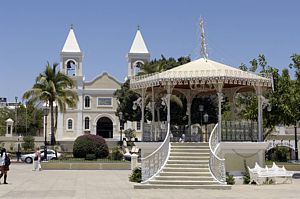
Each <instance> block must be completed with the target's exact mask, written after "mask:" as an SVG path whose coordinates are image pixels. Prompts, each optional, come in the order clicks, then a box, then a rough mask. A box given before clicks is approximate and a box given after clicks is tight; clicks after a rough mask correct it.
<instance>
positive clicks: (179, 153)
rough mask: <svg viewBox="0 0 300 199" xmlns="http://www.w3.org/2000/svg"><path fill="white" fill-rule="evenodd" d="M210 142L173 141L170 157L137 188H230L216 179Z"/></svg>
mask: <svg viewBox="0 0 300 199" xmlns="http://www.w3.org/2000/svg"><path fill="white" fill-rule="evenodd" d="M209 159H210V150H209V145H208V143H195V142H194V143H171V151H170V155H169V158H168V160H167V162H166V164H165V165H164V167H163V168H162V170H161V171H160V172H159V174H158V175H156V176H155V177H154V178H153V179H151V180H149V181H148V182H146V183H144V184H136V185H135V186H134V188H136V189H147V188H150V189H155V188H157V189H230V188H231V186H228V185H225V184H220V183H219V182H218V181H216V180H215V179H214V178H213V176H212V174H211V172H210V169H209Z"/></svg>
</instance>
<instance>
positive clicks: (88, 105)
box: [84, 96, 91, 108]
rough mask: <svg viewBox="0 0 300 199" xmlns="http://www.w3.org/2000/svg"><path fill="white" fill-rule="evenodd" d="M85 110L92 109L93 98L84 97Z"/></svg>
mask: <svg viewBox="0 0 300 199" xmlns="http://www.w3.org/2000/svg"><path fill="white" fill-rule="evenodd" d="M84 108H91V98H90V96H85V97H84Z"/></svg>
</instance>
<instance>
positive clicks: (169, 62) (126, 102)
mask: <svg viewBox="0 0 300 199" xmlns="http://www.w3.org/2000/svg"><path fill="white" fill-rule="evenodd" d="M188 62H190V58H189V57H180V58H178V59H177V60H176V59H174V58H172V57H170V58H168V59H166V58H165V57H164V56H163V55H161V58H160V59H158V60H157V59H154V60H152V61H150V62H148V63H146V64H143V65H140V71H139V73H138V75H145V74H151V73H155V72H162V71H165V70H168V69H171V68H174V67H176V66H179V65H182V64H185V63H188ZM129 84H130V82H129V80H127V81H126V82H125V83H124V84H123V85H122V87H121V89H118V90H117V91H116V92H115V93H114V95H115V96H116V97H117V99H118V101H119V102H120V104H119V106H118V109H117V112H116V115H117V116H119V114H120V112H122V113H123V120H124V122H126V121H139V120H140V119H141V109H140V107H138V108H137V110H133V109H132V107H133V102H134V101H136V100H137V99H138V98H139V97H140V95H139V94H137V93H135V92H134V91H132V90H130V85H129ZM171 101H172V102H174V103H176V104H177V106H178V107H179V108H182V107H183V105H182V102H181V100H180V99H179V98H178V97H176V96H175V95H172V97H171ZM148 102H149V101H146V103H145V104H147V103H148ZM161 104H162V103H161V99H157V101H156V112H157V115H158V116H157V117H156V120H157V119H161V117H160V115H163V116H162V118H164V115H166V109H165V106H162V105H161ZM145 107H146V106H145ZM151 118H152V115H151V111H150V110H148V109H147V108H146V110H145V119H148V120H151ZM171 118H176V119H178V115H176V116H173V117H172V115H171ZM181 121H182V120H181Z"/></svg>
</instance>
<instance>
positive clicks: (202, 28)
mask: <svg viewBox="0 0 300 199" xmlns="http://www.w3.org/2000/svg"><path fill="white" fill-rule="evenodd" d="M200 30H201V50H200V54H201V56H202V57H203V58H204V59H207V58H208V54H207V51H206V43H205V34H204V20H203V18H202V17H201V18H200Z"/></svg>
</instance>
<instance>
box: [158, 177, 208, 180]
mask: <svg viewBox="0 0 300 199" xmlns="http://www.w3.org/2000/svg"><path fill="white" fill-rule="evenodd" d="M155 180H174V181H179V180H180V181H214V179H213V177H208V176H156V177H155Z"/></svg>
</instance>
